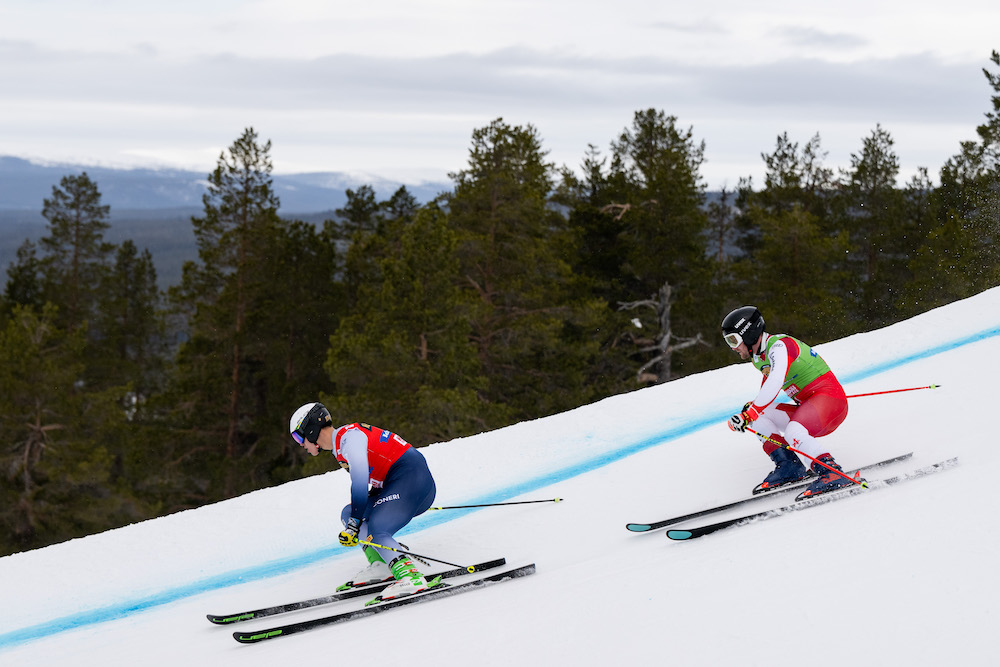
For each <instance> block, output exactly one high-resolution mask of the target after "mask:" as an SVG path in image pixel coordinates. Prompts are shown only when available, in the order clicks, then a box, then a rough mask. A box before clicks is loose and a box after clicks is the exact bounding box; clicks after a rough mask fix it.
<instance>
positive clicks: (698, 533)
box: [666, 456, 958, 541]
mask: <svg viewBox="0 0 1000 667" xmlns="http://www.w3.org/2000/svg"><path fill="white" fill-rule="evenodd" d="M956 465H958V457H957V456H956V457H953V458H950V459H947V460H944V461H940V462H938V463H934V464H931V465H928V466H924V467H922V468H917V469H916V470H912V471H910V472H906V473H902V474H899V475H895V476H893V477H887V478H886V479H880V480H875V481H873V482H869V483H868V487H867V488H865V487H861V486H854V487H846V488H843V489H838V490H837V491H832V492H830V493H826V494H823V495H821V496H815V497H813V498H807V499H805V500H800V501H797V502H794V503H791V504H789V505H782V506H780V507H775V508H772V509H769V510H764V511H763V512H755V513H753V514H747V515H745V516H741V517H736V518H735V519H726V520H725V521H718V522H716V523H710V524H706V525H704V526H696V527H692V528H688V529H686V530H684V529H674V530H668V531H667V533H666V535H667V537H668V538H670V539H671V540H674V541H686V540H693V539H695V538H698V537H703V536H705V535H710V534H712V533H715V532H718V531H720V530H723V529H726V528H731V527H733V526H736V525H740V526H744V525H747V524H750V523H754V522H755V521H759V520H764V519H769V518H773V517H778V516H782V515H784V514H789V513H791V512H795V511H798V510H802V509H808V508H810V507H816V506H818V505H825V504H826V503H830V502H833V501H835V500H842V499H844V498H852V497H854V496H857V495H860V494H862V493H864V492H866V491H876V490H878V489H884V488H887V487H889V486H892V485H894V484H898V483H900V482H905V481H908V480H913V479H919V478H921V477H926V476H927V475H930V474H932V473H935V472H940V471H942V470H947V469H949V468H953V467H955V466H956Z"/></svg>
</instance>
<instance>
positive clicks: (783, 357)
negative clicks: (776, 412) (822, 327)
mask: <svg viewBox="0 0 1000 667" xmlns="http://www.w3.org/2000/svg"><path fill="white" fill-rule="evenodd" d="M767 361H768V363H769V364H770V365H771V370H770V371H769V372H768V375H767V378H766V379H765V380H764V384H762V385H761V386H760V391H759V392H757V398H755V399H753V402H752V403H751V405H750V407H749V408H748V410H747V412H748V413H749V414H750V415H751V416H752V417H753V418H754V419H756V418H757V416H759V415H760V413H761V412H763V411H764V408H766V407H767V406H769V405H770V404H771V403H773V402H774V399H776V398H778V394H779V393H780V392H781V387H782V386H783V385H784V384H785V375H787V374H788V348H787V347H786V346H785V341H783V340H779V341H777V342H776V343H775V344H774V345H772V346H771V349H770V350H768V352H767Z"/></svg>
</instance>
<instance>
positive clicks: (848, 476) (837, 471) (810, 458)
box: [745, 426, 868, 489]
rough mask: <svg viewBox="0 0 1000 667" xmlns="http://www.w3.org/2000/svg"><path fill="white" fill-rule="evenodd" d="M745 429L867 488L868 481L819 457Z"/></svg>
mask: <svg viewBox="0 0 1000 667" xmlns="http://www.w3.org/2000/svg"><path fill="white" fill-rule="evenodd" d="M745 430H747V431H749V432H750V433H753V434H754V435H756V436H758V437H760V438H764V439H765V440H767V441H768V442H773V443H774V444H776V445H778V446H779V447H784V448H785V449H787V450H788V451H790V452H795V453H796V454H800V455H802V456H804V457H806V458H807V459H809V460H810V461H812V462H813V463H818V464H820V465H821V466H823V467H824V468H826V469H827V470H829V471H830V472H835V473H837V474H838V475H840V476H841V477H843V478H844V479H847V480H850V481H852V482H854V483H855V484H857V485H858V486H860V487H862V488H864V489H867V488H868V482H862V481H859V480H856V479H854V478H853V477H851V476H850V475H848V474H847V473H845V472H844V471H842V470H837V469H836V468H833V467H830V466H828V465H827V464H825V463H823V462H822V461H820V460H819V459H814V458H813V457H811V456H809V455H808V454H806V453H805V452H801V451H799V450H797V449H795V448H794V447H792V446H791V445H786V444H782V443H780V442H778V441H777V440H775V439H774V438H771V437H769V436H766V435H764V434H763V433H758V432H757V431H755V430H753V429H752V428H750V427H749V426H748V427H747V428H746V429H745Z"/></svg>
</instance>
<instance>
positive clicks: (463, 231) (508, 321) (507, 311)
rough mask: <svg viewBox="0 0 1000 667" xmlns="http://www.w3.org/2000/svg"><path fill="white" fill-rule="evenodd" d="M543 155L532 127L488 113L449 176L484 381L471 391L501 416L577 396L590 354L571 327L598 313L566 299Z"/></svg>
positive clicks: (591, 323)
mask: <svg viewBox="0 0 1000 667" xmlns="http://www.w3.org/2000/svg"><path fill="white" fill-rule="evenodd" d="M545 155H546V153H545V151H543V150H542V146H541V140H540V138H539V136H538V133H537V131H536V130H535V128H534V127H532V126H530V125H529V126H527V127H518V126H510V125H508V124H506V123H504V122H503V119H497V120H495V121H493V122H492V123H491V124H490V125H489V126H487V127H485V128H480V129H477V130H475V131H473V134H472V147H471V149H470V151H469V161H468V166H467V168H466V169H464V170H462V171H459V172H457V173H454V174H451V178H452V179H453V180H454V181H455V190H454V192H453V193H452V194H451V195H450V196H448V197H447V201H446V205H447V208H448V211H449V222H450V225H451V227H452V229H454V230H455V231H456V232H457V233H458V238H459V245H458V250H457V252H458V257H459V260H460V276H461V278H460V281H461V282H460V285H461V286H462V288H463V291H464V302H465V304H466V308H467V313H468V316H469V322H470V325H471V338H472V341H473V343H474V345H475V347H476V350H477V354H478V357H479V363H480V366H481V368H482V372H483V373H484V375H485V378H486V382H487V387H486V388H485V389H484V390H483V391H482V392H481V395H482V397H483V399H484V400H485V402H486V403H487V404H488V405H489V406H490V408H492V410H494V411H504V410H506V411H508V414H509V415H510V417H509V418H513V416H514V415H518V416H521V417H522V418H525V417H527V416H541V415H544V414H551V413H553V412H556V411H558V410H563V409H567V408H568V407H575V406H576V405H579V403H580V402H582V401H585V400H586V397H587V396H589V395H590V394H589V389H588V388H587V387H585V386H584V382H583V378H584V374H583V372H582V371H581V368H582V367H583V366H584V365H585V364H584V363H583V362H582V361H581V359H583V358H586V359H592V358H593V355H595V354H596V352H597V346H596V344H595V343H594V342H592V339H591V337H590V336H588V335H581V334H580V332H581V331H592V330H593V327H595V326H596V322H597V321H598V320H597V318H596V316H595V306H594V304H588V303H584V302H581V301H574V300H573V298H571V296H572V295H573V294H574V290H575V281H576V278H575V276H574V275H573V273H572V271H571V268H570V265H569V262H568V261H567V259H568V258H570V257H571V256H572V254H573V247H572V243H571V236H570V235H569V233H568V232H567V229H566V222H565V219H564V218H563V217H562V216H561V215H560V214H559V213H558V212H557V211H556V210H554V209H553V208H552V207H550V206H549V203H548V198H549V195H550V192H551V190H552V186H553V180H552V179H553V167H552V165H551V164H550V163H548V162H546V160H545ZM566 337H570V338H571V339H573V341H574V344H572V345H568V344H566V343H567V340H566ZM497 425H500V424H497Z"/></svg>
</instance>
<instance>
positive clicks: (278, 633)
mask: <svg viewBox="0 0 1000 667" xmlns="http://www.w3.org/2000/svg"><path fill="white" fill-rule="evenodd" d="M534 573H535V564H534V563H531V564H530V565H523V566H521V567H517V568H513V569H510V570H504V571H503V572H497V573H496V574H490V575H486V576H485V577H479V578H478V579H474V580H472V581H467V582H464V583H461V584H449V583H441V584H438V585H437V586H435V587H434V588H430V589H428V590H426V591H423V592H421V593H416V594H414V595H408V596H406V597H403V598H399V599H398V600H390V601H389V602H383V603H381V604H377V605H375V606H372V607H363V608H361V609H355V610H353V611H345V612H343V613H340V614H334V615H333V616H325V617H323V618H314V619H311V620H308V621H300V622H298V623H290V624H288V625H283V626H280V627H275V628H268V629H266V630H258V631H256V632H234V633H233V638H234V639H235V640H236V641H238V642H240V643H241V644H255V643H257V642H262V641H264V640H267V639H274V638H275V637H285V636H287V635H293V634H295V633H297V632H305V631H306V630H312V629H313V628H318V627H321V626H324V625H333V624H334V623H344V622H346V621H353V620H355V619H358V618H364V617H365V616H371V615H372V614H378V613H380V612H383V611H389V610H392V609H397V608H398V607H402V606H404V605H408V604H414V603H417V602H426V601H428V600H432V599H434V598H439V597H445V596H448V595H457V594H458V593H464V592H466V591H471V590H473V589H474V588H479V587H482V586H488V585H490V584H493V583H497V582H500V581H505V580H508V579H515V578H518V577H526V576H528V575H529V574H534Z"/></svg>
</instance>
